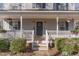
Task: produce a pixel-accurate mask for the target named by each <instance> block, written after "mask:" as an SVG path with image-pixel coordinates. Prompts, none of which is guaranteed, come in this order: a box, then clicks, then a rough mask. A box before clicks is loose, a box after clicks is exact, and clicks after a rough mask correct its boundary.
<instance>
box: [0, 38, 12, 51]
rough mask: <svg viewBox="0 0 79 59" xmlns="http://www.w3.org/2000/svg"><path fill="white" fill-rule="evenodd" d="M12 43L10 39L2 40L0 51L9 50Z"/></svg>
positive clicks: (0, 41) (0, 40)
mask: <svg viewBox="0 0 79 59" xmlns="http://www.w3.org/2000/svg"><path fill="white" fill-rule="evenodd" d="M9 46H10V42H9V40H8V39H0V51H6V50H9Z"/></svg>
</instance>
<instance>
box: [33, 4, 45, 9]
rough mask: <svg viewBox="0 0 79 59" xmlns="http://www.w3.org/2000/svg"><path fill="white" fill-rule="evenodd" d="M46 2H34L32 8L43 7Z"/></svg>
mask: <svg viewBox="0 0 79 59" xmlns="http://www.w3.org/2000/svg"><path fill="white" fill-rule="evenodd" d="M45 7H46V4H45V3H34V4H33V8H45Z"/></svg>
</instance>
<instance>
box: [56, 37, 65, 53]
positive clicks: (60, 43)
mask: <svg viewBox="0 0 79 59" xmlns="http://www.w3.org/2000/svg"><path fill="white" fill-rule="evenodd" d="M64 40H65V38H57V39H55V47H56V49H58V50H59V51H60V52H61V51H62V48H63V46H64V45H65V43H64Z"/></svg>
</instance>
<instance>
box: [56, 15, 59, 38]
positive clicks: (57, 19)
mask: <svg viewBox="0 0 79 59" xmlns="http://www.w3.org/2000/svg"><path fill="white" fill-rule="evenodd" d="M58 21H59V18H58V17H56V24H57V26H56V34H57V37H58Z"/></svg>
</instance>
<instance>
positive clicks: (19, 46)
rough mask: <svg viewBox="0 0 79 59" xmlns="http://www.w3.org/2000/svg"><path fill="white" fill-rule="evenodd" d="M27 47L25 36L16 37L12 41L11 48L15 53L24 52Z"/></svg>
mask: <svg viewBox="0 0 79 59" xmlns="http://www.w3.org/2000/svg"><path fill="white" fill-rule="evenodd" d="M25 49H26V40H25V39H23V38H18V39H14V40H12V41H11V43H10V50H11V52H13V53H18V52H23V51H25Z"/></svg>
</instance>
